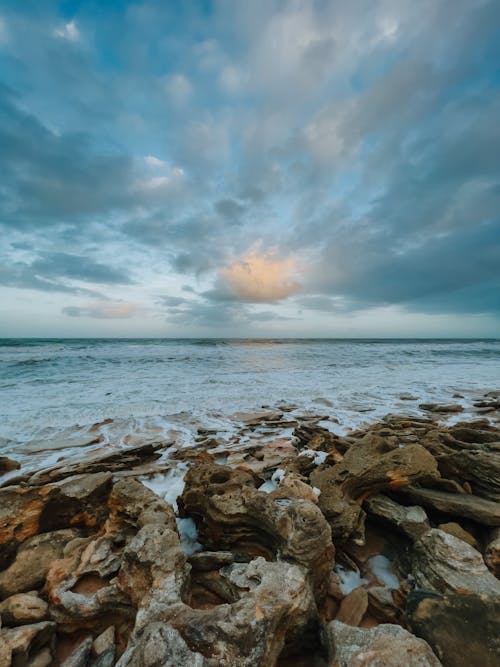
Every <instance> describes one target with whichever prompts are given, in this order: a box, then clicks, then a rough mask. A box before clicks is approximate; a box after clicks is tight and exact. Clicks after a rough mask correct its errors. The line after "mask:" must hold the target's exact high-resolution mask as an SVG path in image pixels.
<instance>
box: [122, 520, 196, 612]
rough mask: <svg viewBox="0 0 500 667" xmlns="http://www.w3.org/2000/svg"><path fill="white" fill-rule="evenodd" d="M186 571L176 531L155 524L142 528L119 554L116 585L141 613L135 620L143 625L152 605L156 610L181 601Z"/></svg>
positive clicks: (184, 558) (184, 559)
mask: <svg viewBox="0 0 500 667" xmlns="http://www.w3.org/2000/svg"><path fill="white" fill-rule="evenodd" d="M188 572H189V569H188V567H187V565H186V556H185V554H184V552H183V550H182V548H181V545H180V541H179V535H178V534H177V532H175V531H173V530H171V529H170V528H167V527H166V526H161V525H157V524H148V525H146V526H143V527H142V528H141V529H140V530H139V532H138V533H137V535H135V536H134V537H133V538H132V539H131V540H130V542H129V543H128V544H127V546H126V548H125V549H124V552H123V559H122V566H121V569H120V572H119V574H118V583H119V586H120V588H121V590H123V591H124V592H125V593H126V594H127V596H128V597H129V598H130V599H131V600H132V602H133V603H134V605H135V606H136V607H137V608H139V609H141V610H142V613H141V614H139V615H138V617H137V619H138V622H139V623H140V624H144V623H145V620H144V618H145V616H146V615H148V618H149V616H150V615H151V613H153V611H152V610H149V612H147V611H145V610H147V608H148V607H150V606H151V605H152V600H153V599H154V600H155V605H156V606H157V607H158V608H163V607H168V606H169V605H171V604H173V603H175V602H178V601H179V600H181V598H182V596H183V594H184V592H185V590H186V587H187V576H188ZM154 613H156V611H154Z"/></svg>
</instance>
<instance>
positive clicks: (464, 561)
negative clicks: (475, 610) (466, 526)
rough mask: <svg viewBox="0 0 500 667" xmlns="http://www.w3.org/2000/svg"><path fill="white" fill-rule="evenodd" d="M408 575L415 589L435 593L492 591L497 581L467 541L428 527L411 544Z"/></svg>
mask: <svg viewBox="0 0 500 667" xmlns="http://www.w3.org/2000/svg"><path fill="white" fill-rule="evenodd" d="M412 575H413V578H414V580H415V584H416V586H417V587H418V588H420V589H422V590H426V591H435V592H437V593H496V594H499V595H500V581H499V580H498V579H497V578H496V577H494V576H493V575H492V574H491V573H490V572H489V570H488V568H487V567H486V565H485V563H484V560H483V557H482V556H481V554H480V553H479V551H476V549H474V548H473V547H471V546H470V544H467V543H466V542H464V541H463V540H460V539H458V538H457V537H455V536H454V535H450V534H449V533H445V532H444V531H442V530H438V529H435V528H433V529H431V530H429V531H428V532H427V533H425V534H424V535H422V537H421V538H420V539H419V540H418V541H417V542H416V543H415V545H414V549H413V558H412Z"/></svg>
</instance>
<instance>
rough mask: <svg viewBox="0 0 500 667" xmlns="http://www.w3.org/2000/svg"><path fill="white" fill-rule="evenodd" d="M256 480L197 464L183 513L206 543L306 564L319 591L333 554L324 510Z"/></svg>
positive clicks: (187, 486)
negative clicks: (264, 488) (277, 495)
mask: <svg viewBox="0 0 500 667" xmlns="http://www.w3.org/2000/svg"><path fill="white" fill-rule="evenodd" d="M255 485H256V482H255V480H254V477H253V476H252V475H251V474H250V473H247V472H245V471H240V470H232V469H231V468H229V467H227V466H218V465H214V464H212V465H210V464H208V465H199V466H195V467H193V468H191V469H190V470H189V471H188V473H187V475H186V477H185V487H184V491H183V493H182V496H181V497H180V498H179V500H178V504H179V513H180V515H181V516H184V517H191V518H193V519H194V520H195V522H196V526H197V529H198V535H199V537H198V539H199V541H200V542H201V543H202V544H203V545H204V546H206V547H207V548H209V549H214V550H217V549H220V550H227V549H231V550H232V551H233V552H234V553H241V554H246V555H247V557H249V558H252V557H254V556H256V555H265V556H266V557H267V558H274V557H278V555H279V557H280V558H281V559H283V560H287V561H290V562H295V563H298V564H300V565H302V566H304V567H305V568H307V569H308V570H309V572H310V573H311V577H312V579H313V580H314V582H315V585H316V586H317V590H318V593H319V588H321V586H322V585H323V582H324V580H325V578H326V575H327V574H328V573H329V572H330V571H331V570H332V567H333V555H334V548H333V544H332V540H331V531H330V527H329V525H328V523H327V522H326V520H325V518H324V516H323V515H322V513H321V512H320V510H319V509H318V508H317V507H316V506H315V505H314V504H313V503H311V502H307V501H305V500H297V499H288V498H284V499H283V498H282V499H274V498H272V497H270V496H269V495H268V494H266V493H262V492H260V491H257V489H256V488H255ZM270 495H272V494H270Z"/></svg>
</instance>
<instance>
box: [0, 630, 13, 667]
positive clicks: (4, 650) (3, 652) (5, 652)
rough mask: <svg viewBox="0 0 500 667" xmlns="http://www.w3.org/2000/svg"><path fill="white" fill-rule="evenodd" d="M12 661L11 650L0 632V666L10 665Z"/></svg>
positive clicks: (8, 666) (6, 666)
mask: <svg viewBox="0 0 500 667" xmlns="http://www.w3.org/2000/svg"><path fill="white" fill-rule="evenodd" d="M11 663H12V651H11V648H10V646H9V645H8V644H7V642H6V641H5V639H4V638H3V637H2V633H1V632H0V667H10V665H11Z"/></svg>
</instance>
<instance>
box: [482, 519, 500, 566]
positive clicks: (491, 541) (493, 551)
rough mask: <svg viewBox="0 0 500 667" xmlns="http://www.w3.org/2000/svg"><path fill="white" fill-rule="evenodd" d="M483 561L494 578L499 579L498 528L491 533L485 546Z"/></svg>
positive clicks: (499, 540) (499, 541) (499, 546)
mask: <svg viewBox="0 0 500 667" xmlns="http://www.w3.org/2000/svg"><path fill="white" fill-rule="evenodd" d="M484 560H485V561H486V565H487V566H488V567H489V569H490V571H491V572H493V574H494V575H495V577H497V578H500V528H495V529H494V530H492V531H491V533H490V535H489V537H488V542H487V544H486V550H485V553H484Z"/></svg>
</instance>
